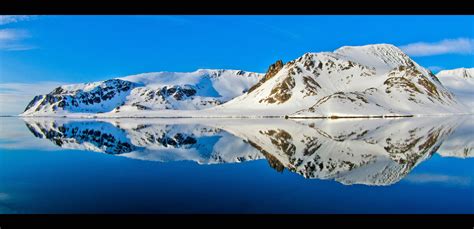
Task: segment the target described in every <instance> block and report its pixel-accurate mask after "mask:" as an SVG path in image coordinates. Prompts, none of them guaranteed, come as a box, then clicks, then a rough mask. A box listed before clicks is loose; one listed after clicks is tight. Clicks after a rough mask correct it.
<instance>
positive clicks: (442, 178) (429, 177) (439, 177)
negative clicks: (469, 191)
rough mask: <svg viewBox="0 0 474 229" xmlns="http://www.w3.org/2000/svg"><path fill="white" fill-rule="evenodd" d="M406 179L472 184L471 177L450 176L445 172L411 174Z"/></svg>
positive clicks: (416, 181) (423, 181)
mask: <svg viewBox="0 0 474 229" xmlns="http://www.w3.org/2000/svg"><path fill="white" fill-rule="evenodd" d="M404 180H405V181H408V182H411V183H417V184H423V183H445V184H454V185H463V186H467V185H470V184H471V179H470V178H469V177H460V176H450V175H443V174H428V173H426V174H410V175H408V176H407V177H405V179H404Z"/></svg>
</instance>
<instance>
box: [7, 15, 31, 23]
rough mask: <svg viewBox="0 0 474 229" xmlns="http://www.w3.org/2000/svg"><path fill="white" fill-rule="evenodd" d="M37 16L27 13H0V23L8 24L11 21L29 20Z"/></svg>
mask: <svg viewBox="0 0 474 229" xmlns="http://www.w3.org/2000/svg"><path fill="white" fill-rule="evenodd" d="M34 17H35V16H25V15H0V25H6V24H10V23H16V22H20V21H29V20H31V19H33V18H34Z"/></svg>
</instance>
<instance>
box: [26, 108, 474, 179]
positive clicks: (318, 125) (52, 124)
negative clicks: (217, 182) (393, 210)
mask: <svg viewBox="0 0 474 229" xmlns="http://www.w3.org/2000/svg"><path fill="white" fill-rule="evenodd" d="M460 117H463V116H459V117H457V116H456V117H455V116H453V117H449V118H445V117H442V118H441V117H437V118H404V119H363V120H360V119H337V120H330V119H304V120H298V121H294V120H286V119H200V120H199V121H196V120H195V119H107V121H92V120H71V119H43V118H25V123H26V125H27V127H28V128H29V129H30V131H31V132H32V133H33V134H34V135H35V136H36V137H38V138H43V139H47V140H49V141H51V142H52V143H53V144H55V145H57V146H60V147H62V148H66V149H79V150H87V151H95V152H103V153H108V154H113V155H117V156H123V157H128V158H132V159H140V160H147V161H161V162H169V161H181V160H188V161H195V162H197V163H199V164H218V163H239V162H245V161H252V160H259V159H266V160H267V162H268V164H269V166H270V167H272V168H273V169H275V170H276V171H279V172H281V171H283V170H284V169H287V170H289V171H292V172H295V173H297V174H299V175H301V176H303V177H305V178H310V179H333V180H336V181H338V182H341V183H343V184H366V185H389V184H393V183H396V182H398V181H399V180H400V179H402V178H403V177H405V176H406V175H407V174H408V173H409V172H410V171H411V170H412V169H413V168H414V167H415V166H417V165H418V164H419V163H421V162H422V161H424V160H426V159H427V158H429V157H430V156H431V155H432V154H433V153H435V152H440V154H442V155H443V156H458V155H457V154H456V153H454V155H452V154H453V152H458V151H457V149H456V147H455V145H456V144H457V143H459V141H460V140H461V141H463V142H462V144H463V145H472V139H469V138H463V139H460V138H459V137H462V135H463V133H462V130H461V131H458V128H459V126H460V124H461V123H464V121H463V120H462V118H460ZM197 122H198V123H197ZM467 128H468V127H467ZM464 130H466V131H467V129H466V128H464ZM453 132H455V133H458V135H459V136H457V137H456V136H454V137H451V136H452V133H453ZM450 141H451V143H450ZM444 145H446V146H447V147H444ZM440 146H441V148H440ZM453 147H454V148H453ZM441 149H443V150H447V152H444V151H443V150H441ZM461 153H462V152H461Z"/></svg>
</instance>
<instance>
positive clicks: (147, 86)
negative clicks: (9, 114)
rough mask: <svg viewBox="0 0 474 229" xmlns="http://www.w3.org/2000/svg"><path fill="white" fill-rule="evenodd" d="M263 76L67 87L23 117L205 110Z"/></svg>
mask: <svg viewBox="0 0 474 229" xmlns="http://www.w3.org/2000/svg"><path fill="white" fill-rule="evenodd" d="M262 76H263V75H262V74H257V73H251V72H244V71H240V70H211V69H200V70H197V71H195V72H186V73H184V72H157V73H145V74H139V75H132V76H127V77H123V78H118V79H111V80H106V81H101V82H94V83H86V84H74V85H65V86H61V87H58V88H56V89H55V90H53V91H52V92H51V93H49V94H46V95H39V96H36V97H35V98H34V99H33V100H32V101H31V102H30V104H28V106H27V107H26V109H25V111H24V113H23V115H25V116H35V115H38V116H40V115H70V114H73V113H104V112H110V113H112V114H119V113H120V112H124V111H128V112H137V111H138V112H139V111H146V110H166V109H171V110H173V109H176V110H182V109H184V110H196V109H203V108H206V107H212V106H216V105H219V104H222V103H224V102H226V101H228V100H230V99H233V98H234V97H237V96H239V95H241V94H243V93H245V92H246V91H247V90H248V89H249V88H250V87H251V86H252V85H254V84H256V83H257V82H258V81H259V80H260V78H261V77H262Z"/></svg>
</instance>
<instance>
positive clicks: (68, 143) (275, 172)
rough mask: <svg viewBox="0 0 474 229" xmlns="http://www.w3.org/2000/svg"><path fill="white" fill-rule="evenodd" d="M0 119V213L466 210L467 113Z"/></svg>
mask: <svg viewBox="0 0 474 229" xmlns="http://www.w3.org/2000/svg"><path fill="white" fill-rule="evenodd" d="M0 124H1V126H0V213H474V183H473V182H474V159H473V158H474V117H472V116H448V117H438V118H403V119H370V120H366V119H355V120H349V119H340V120H282V119H107V120H73V119H47V118H33V119H32V118H28V119H20V118H16V117H2V118H0Z"/></svg>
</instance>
